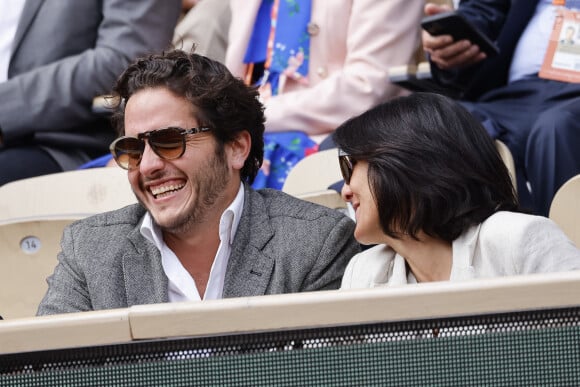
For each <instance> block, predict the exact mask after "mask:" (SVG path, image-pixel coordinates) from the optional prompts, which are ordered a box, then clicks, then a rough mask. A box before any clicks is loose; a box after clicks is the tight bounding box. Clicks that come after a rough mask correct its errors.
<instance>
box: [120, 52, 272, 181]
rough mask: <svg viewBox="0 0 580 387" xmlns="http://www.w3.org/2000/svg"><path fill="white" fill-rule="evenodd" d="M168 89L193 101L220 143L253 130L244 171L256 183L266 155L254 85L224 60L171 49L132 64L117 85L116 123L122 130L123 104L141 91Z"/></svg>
mask: <svg viewBox="0 0 580 387" xmlns="http://www.w3.org/2000/svg"><path fill="white" fill-rule="evenodd" d="M153 87H165V88H167V89H168V90H170V91H171V92H173V93H175V94H176V95H178V96H182V97H184V98H186V99H187V100H188V101H189V102H191V104H192V111H193V114H194V116H195V118H196V120H197V121H198V123H199V125H200V126H207V127H210V128H212V133H213V134H214V135H215V136H216V138H217V140H218V142H219V143H220V144H225V143H227V142H230V141H232V140H234V139H235V138H236V136H237V134H238V133H239V132H241V131H244V130H245V131H247V132H249V133H250V137H251V141H252V145H251V149H250V154H249V156H248V158H247V159H246V162H245V164H244V166H243V168H242V170H241V176H242V179H243V180H245V181H247V182H249V183H252V182H253V180H254V178H255V177H256V174H257V173H258V170H259V169H260V166H261V165H262V160H263V157H264V136H263V135H264V108H263V106H262V104H261V103H260V101H259V99H258V96H259V94H258V92H257V90H256V89H255V88H252V87H248V86H246V85H245V84H244V83H243V81H242V80H241V79H238V78H235V77H234V76H233V75H232V74H231V73H230V71H229V70H228V69H227V68H226V67H225V66H224V65H223V64H221V63H219V62H217V61H214V60H212V59H209V58H206V57H204V56H201V55H197V54H194V53H186V52H184V51H181V50H173V51H169V52H165V53H162V54H156V55H150V56H148V57H146V58H141V59H138V60H137V61H135V62H134V63H133V64H131V65H130V66H129V67H128V68H127V69H126V70H125V71H124V72H123V74H121V76H120V77H119V79H118V80H117V82H116V84H115V86H114V88H113V93H114V94H113V96H114V97H115V98H114V100H116V101H118V109H117V110H116V113H115V114H114V115H113V124H114V125H115V127H116V128H117V131H118V132H119V133H120V134H123V133H124V132H125V128H124V114H125V112H124V106H125V104H126V103H127V101H128V100H129V98H131V96H132V95H133V94H135V93H136V92H138V91H139V90H142V89H146V88H153Z"/></svg>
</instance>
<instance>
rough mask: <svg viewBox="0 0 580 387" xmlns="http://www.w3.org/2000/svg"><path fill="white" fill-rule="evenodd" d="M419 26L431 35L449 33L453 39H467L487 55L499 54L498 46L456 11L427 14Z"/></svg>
mask: <svg viewBox="0 0 580 387" xmlns="http://www.w3.org/2000/svg"><path fill="white" fill-rule="evenodd" d="M421 28H423V29H424V30H425V31H427V32H429V33H430V34H431V35H433V36H437V35H451V37H453V40H454V41H459V40H463V39H466V40H469V41H470V42H471V43H473V44H476V45H477V46H478V47H479V49H480V50H481V51H482V52H484V53H485V54H486V55H487V56H493V55H497V54H499V48H498V47H497V46H496V45H495V43H493V42H492V41H491V40H489V39H488V38H487V37H486V36H485V35H484V34H482V33H481V32H480V31H479V30H478V29H477V28H476V27H475V26H474V25H473V24H472V23H471V22H469V20H467V19H466V18H465V17H463V15H461V14H460V13H458V12H456V11H453V12H444V13H439V14H436V15H432V16H427V17H425V18H423V20H422V21H421Z"/></svg>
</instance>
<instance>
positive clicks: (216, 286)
mask: <svg viewBox="0 0 580 387" xmlns="http://www.w3.org/2000/svg"><path fill="white" fill-rule="evenodd" d="M243 208H244V186H243V184H242V183H240V189H239V190H238V194H237V195H236V198H235V199H234V201H233V202H232V204H230V206H229V207H228V208H226V210H225V211H224V212H223V214H222V216H221V218H220V227H219V237H220V245H219V247H218V250H217V253H216V256H215V259H214V261H213V264H212V266H211V270H210V273H209V280H208V282H207V287H206V289H205V294H204V296H203V299H204V300H217V299H220V298H222V294H223V289H224V280H225V277H226V268H227V266H228V261H229V259H230V254H231V251H232V243H233V241H234V236H235V235H236V231H237V229H238V225H239V223H240V217H241V216H242V210H243ZM140 231H141V234H142V235H143V236H144V237H145V238H146V239H147V240H149V241H151V242H152V243H153V244H155V246H156V247H157V248H158V249H159V251H160V252H161V264H162V265H163V271H164V272H165V275H167V279H168V280H169V289H168V293H169V301H170V302H179V301H201V296H200V295H199V292H198V291H197V286H196V285H195V280H194V279H193V277H192V276H191V275H190V274H189V272H188V271H187V270H186V269H185V268H184V267H183V265H182V264H181V261H180V260H179V258H177V256H176V255H175V253H174V252H173V251H172V250H171V249H170V248H169V247H167V245H166V244H165V241H164V240H163V235H162V233H161V230H160V229H159V227H158V226H157V225H156V224H155V223H154V222H153V218H152V217H151V215H150V214H149V212H147V213H146V214H145V216H144V217H143V222H142V224H141V229H140Z"/></svg>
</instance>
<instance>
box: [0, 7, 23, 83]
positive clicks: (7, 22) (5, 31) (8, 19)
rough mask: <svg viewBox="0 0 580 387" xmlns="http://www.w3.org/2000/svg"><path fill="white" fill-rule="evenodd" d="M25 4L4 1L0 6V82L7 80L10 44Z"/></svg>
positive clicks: (10, 51)
mask: <svg viewBox="0 0 580 387" xmlns="http://www.w3.org/2000/svg"><path fill="white" fill-rule="evenodd" d="M25 2H26V0H9V1H6V0H4V1H3V2H2V4H0V82H4V81H6V80H7V79H8V65H9V63H10V56H11V54H12V42H14V37H15V36H16V30H17V29H18V22H19V21H20V15H22V10H23V9H24V3H25Z"/></svg>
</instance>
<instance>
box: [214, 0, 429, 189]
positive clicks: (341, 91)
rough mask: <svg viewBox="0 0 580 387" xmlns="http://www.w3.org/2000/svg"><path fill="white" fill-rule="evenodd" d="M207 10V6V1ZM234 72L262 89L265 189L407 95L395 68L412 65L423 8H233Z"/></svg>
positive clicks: (319, 1)
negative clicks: (392, 74) (352, 123)
mask: <svg viewBox="0 0 580 387" xmlns="http://www.w3.org/2000/svg"><path fill="white" fill-rule="evenodd" d="M203 1H207V0H203ZM230 5H231V12H232V16H231V17H232V19H231V24H230V30H229V42H228V49H227V52H226V61H225V63H226V66H228V68H229V69H230V70H231V71H232V72H233V74H234V75H235V76H238V77H241V78H243V79H244V80H245V81H246V83H247V84H249V85H256V86H258V87H259V91H260V98H261V99H262V101H263V103H264V106H265V109H266V110H265V115H266V135H265V138H266V141H265V161H264V166H263V168H262V170H261V172H260V174H259V175H258V177H257V179H256V182H255V185H254V186H255V187H262V186H267V187H273V188H281V186H282V184H283V182H284V180H285V178H286V175H287V173H288V171H289V170H290V169H291V168H292V166H293V165H294V164H295V163H296V162H297V161H299V160H300V159H301V158H302V157H304V155H306V154H309V153H310V152H315V151H316V150H317V148H318V143H319V142H320V141H321V140H322V139H324V138H326V137H327V136H328V135H329V134H330V133H331V132H332V131H333V130H334V129H335V128H336V127H337V126H338V125H340V124H341V123H342V122H343V121H344V120H346V119H347V118H349V117H352V116H354V115H357V114H360V113H362V112H363V111H365V110H367V109H369V108H370V107H372V106H375V105H377V104H378V103H380V102H383V101H385V100H387V99H389V98H392V97H395V96H398V95H400V94H402V93H404V91H403V90H402V89H400V88H399V87H397V86H395V85H393V84H391V83H389V78H388V73H389V68H390V67H391V66H399V65H405V64H409V63H412V62H413V60H414V53H415V51H416V49H417V48H418V47H419V45H420V34H419V22H420V20H421V16H422V14H423V6H424V2H423V1H422V0H388V1H376V0H334V1H327V0H296V1H284V0H245V1H238V0H231V1H230Z"/></svg>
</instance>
